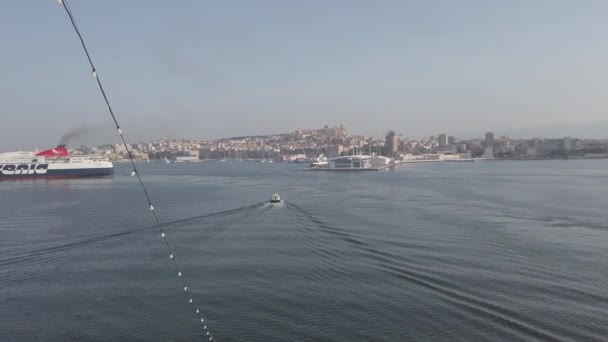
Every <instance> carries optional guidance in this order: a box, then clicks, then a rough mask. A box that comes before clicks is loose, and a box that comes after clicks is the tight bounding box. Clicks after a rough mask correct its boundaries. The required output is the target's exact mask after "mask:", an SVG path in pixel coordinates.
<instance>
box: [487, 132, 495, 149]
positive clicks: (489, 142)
mask: <svg viewBox="0 0 608 342" xmlns="http://www.w3.org/2000/svg"><path fill="white" fill-rule="evenodd" d="M492 146H494V133H492V132H486V147H492Z"/></svg>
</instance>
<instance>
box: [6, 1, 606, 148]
mask: <svg viewBox="0 0 608 342" xmlns="http://www.w3.org/2000/svg"><path fill="white" fill-rule="evenodd" d="M72 7H73V8H72V9H73V11H74V12H75V13H77V14H78V18H79V23H78V24H79V26H80V28H81V29H82V30H83V32H85V35H86V38H87V40H88V42H89V44H90V48H91V51H92V52H94V58H95V59H96V63H97V65H98V67H99V70H98V73H99V75H100V76H101V77H102V78H103V79H104V81H105V82H106V86H107V90H108V94H109V96H110V98H111V99H112V101H113V108H114V109H115V111H116V112H117V114H118V115H119V116H120V117H121V118H122V124H123V126H124V128H125V131H126V134H127V135H128V136H129V137H130V140H135V141H137V140H144V139H152V138H155V137H161V136H183V137H189V138H219V137H225V136H237V135H246V134H266V133H272V132H288V131H292V130H295V129H298V128H300V127H315V126H317V125H318V124H319V123H324V122H327V121H329V122H327V124H330V125H335V124H338V123H340V122H344V123H345V124H346V125H348V127H349V128H350V129H351V130H352V131H353V132H360V133H364V134H373V135H380V134H383V133H384V132H386V131H387V130H390V129H394V130H397V131H400V132H403V133H406V134H409V135H411V136H426V135H430V134H434V133H435V132H437V131H442V130H449V131H450V132H452V134H453V135H455V136H473V135H478V134H480V133H483V132H485V131H486V130H488V129H492V130H495V131H496V132H497V133H498V134H503V133H504V134H510V135H513V136H516V135H518V134H517V131H519V130H527V129H529V128H534V127H545V129H543V130H544V131H543V130H539V131H538V132H537V133H532V134H521V135H522V136H523V135H537V136H564V135H575V136H581V134H580V133H579V132H574V131H573V132H567V131H566V130H565V129H563V128H559V127H558V128H551V126H553V125H562V126H563V127H564V128H567V127H569V126H570V127H574V126H576V125H579V124H584V125H587V126H589V127H590V128H595V127H597V126H598V124H597V123H598V122H599V123H601V124H602V125H603V126H604V127H608V123H607V122H606V120H605V119H604V116H605V114H604V111H605V108H607V107H608V100H607V99H606V97H605V96H604V94H603V91H602V89H603V84H604V83H605V79H606V76H607V74H608V65H607V62H606V60H608V58H606V57H608V48H607V46H608V44H606V37H605V36H604V35H600V34H598V32H604V31H606V30H607V29H608V23H607V22H606V21H605V20H604V18H603V16H601V15H599V14H600V13H606V12H607V11H608V3H605V2H586V3H583V4H580V3H576V4H575V3H571V2H565V1H564V2H558V3H556V2H542V1H540V2H534V3H528V2H519V3H504V4H503V3H488V2H484V1H472V0H470V1H466V2H465V3H462V4H454V3H451V2H447V1H430V2H413V1H412V2H392V1H381V2H373V3H370V2H341V1H335V2H324V1H313V2H307V3H284V2H280V1H261V2H256V3H255V4H253V3H250V2H245V1H242V2H239V1H237V2H228V3H206V2H183V3H181V5H180V6H174V5H173V4H170V3H166V2H155V3H149V2H143V1H132V2H129V4H124V2H122V1H105V2H103V3H89V2H78V3H74V4H72ZM5 9H6V11H3V12H2V13H0V28H1V30H0V32H2V33H0V34H4V35H5V36H3V38H4V39H3V42H4V45H3V51H2V52H3V62H4V63H2V64H0V72H1V73H2V74H3V79H4V82H2V88H1V89H0V90H1V91H2V92H1V94H2V100H3V108H2V110H1V113H2V116H3V121H4V122H3V125H2V127H1V128H0V146H2V148H3V149H14V148H19V147H27V146H33V145H48V144H50V143H55V142H56V141H57V139H58V137H60V136H61V135H62V134H64V133H65V132H66V131H67V130H69V129H71V128H72V127H78V126H82V125H85V126H87V125H88V126H100V127H104V128H105V129H107V130H108V132H112V125H111V123H110V122H108V121H106V116H105V114H104V110H105V108H104V105H103V103H102V102H101V101H100V99H99V95H98V93H97V90H96V89H95V84H94V82H93V80H92V78H91V77H90V74H89V70H88V68H87V65H86V60H85V58H83V56H82V54H81V52H80V51H79V46H78V44H75V42H74V40H73V32H71V31H70V27H69V25H67V24H66V22H65V21H64V18H63V17H62V15H63V13H61V11H58V10H57V6H56V3H54V2H44V3H43V4H41V5H40V6H30V5H29V4H27V3H24V2H11V3H10V4H7V5H6V6H5ZM117 13H118V15H117ZM108 17H111V18H112V25H107V20H106V19H107V18H108ZM580 18H585V20H584V21H582V20H580ZM40 56H44V58H40ZM547 123H551V124H550V125H549V124H547ZM547 127H548V128H547ZM597 130H598V133H599V131H600V130H599V129H597ZM580 131H581V132H587V130H585V129H581V130H580ZM589 136H594V137H598V138H601V136H598V135H597V134H593V133H589Z"/></svg>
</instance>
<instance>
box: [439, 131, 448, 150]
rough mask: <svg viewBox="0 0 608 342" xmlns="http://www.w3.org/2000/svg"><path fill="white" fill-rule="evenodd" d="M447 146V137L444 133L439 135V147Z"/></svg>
mask: <svg viewBox="0 0 608 342" xmlns="http://www.w3.org/2000/svg"><path fill="white" fill-rule="evenodd" d="M447 145H448V135H447V134H445V133H441V134H439V147H443V146H447Z"/></svg>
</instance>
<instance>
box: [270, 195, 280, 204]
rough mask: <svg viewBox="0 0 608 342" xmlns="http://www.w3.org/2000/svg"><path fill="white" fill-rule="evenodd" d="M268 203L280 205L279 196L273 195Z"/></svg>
mask: <svg viewBox="0 0 608 342" xmlns="http://www.w3.org/2000/svg"><path fill="white" fill-rule="evenodd" d="M270 203H281V196H279V194H276V193H275V194H274V195H272V197H270Z"/></svg>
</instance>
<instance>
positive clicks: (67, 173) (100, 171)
mask: <svg viewBox="0 0 608 342" xmlns="http://www.w3.org/2000/svg"><path fill="white" fill-rule="evenodd" d="M113 173H114V168H113V167H107V168H91V169H49V170H47V171H46V173H44V174H38V173H32V174H29V173H28V174H26V173H21V174H6V173H4V172H2V171H0V181H2V180H18V179H67V178H85V177H106V176H111V175H112V174H113Z"/></svg>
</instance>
